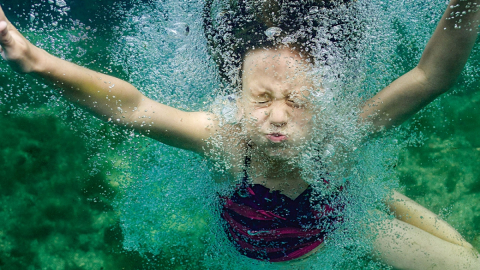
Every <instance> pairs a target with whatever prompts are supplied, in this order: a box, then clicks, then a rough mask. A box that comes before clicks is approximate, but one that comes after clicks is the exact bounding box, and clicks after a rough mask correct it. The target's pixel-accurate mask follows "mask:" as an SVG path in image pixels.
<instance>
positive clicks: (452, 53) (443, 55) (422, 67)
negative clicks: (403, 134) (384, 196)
mask: <svg viewBox="0 0 480 270" xmlns="http://www.w3.org/2000/svg"><path fill="white" fill-rule="evenodd" d="M477 5H480V1H479V0H476V1H465V0H452V1H450V3H449V5H448V8H447V10H446V12H445V14H444V15H443V17H442V19H441V21H440V23H439V24H438V26H437V28H436V30H435V32H434V33H433V36H432V38H431V39H430V41H429V42H428V44H427V46H426V48H425V51H424V52H423V55H422V58H421V59H420V62H419V64H418V65H417V67H415V68H414V69H413V70H411V71H410V72H408V73H407V74H405V75H403V76H402V77H400V78H399V79H397V80H395V81H394V82H393V83H391V84H390V85H389V86H387V87H386V88H385V89H383V90H382V91H380V92H379V93H378V94H377V95H375V96H374V97H373V98H372V99H370V100H368V101H367V102H366V104H365V105H364V107H363V113H362V117H363V118H364V119H367V120H369V121H372V122H373V124H374V125H375V126H376V127H382V126H385V127H390V126H394V125H400V124H401V123H403V122H404V121H405V120H407V119H408V118H409V117H411V116H412V115H413V114H415V113H416V112H417V111H419V110H420V109H422V108H423V107H424V106H425V105H427V104H428V103H430V102H431V101H433V100H434V99H435V98H437V97H438V96H440V95H441V94H443V93H445V92H446V91H448V89H449V88H450V87H451V86H452V85H453V84H454V83H455V81H456V79H457V77H458V75H459V74H460V72H461V70H462V69H463V67H464V65H465V63H466V61H467V58H468V56H469V54H470V52H471V50H472V48H473V45H474V43H475V40H476V38H477V31H478V24H479V21H478V20H479V19H480V12H479V11H478V9H479V8H478V7H477ZM457 26H461V28H460V29H456V28H457Z"/></svg>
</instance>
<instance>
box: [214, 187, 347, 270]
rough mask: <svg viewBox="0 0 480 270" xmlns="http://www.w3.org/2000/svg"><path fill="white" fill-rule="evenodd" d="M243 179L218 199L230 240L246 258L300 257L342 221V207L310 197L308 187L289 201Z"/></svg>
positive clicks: (283, 259) (278, 260) (320, 242)
mask: <svg viewBox="0 0 480 270" xmlns="http://www.w3.org/2000/svg"><path fill="white" fill-rule="evenodd" d="M246 181H247V180H246V179H244V181H243V184H242V185H241V186H240V187H238V188H237V189H236V191H235V193H234V194H233V195H232V196H231V197H228V198H227V197H222V198H221V199H222V200H223V209H222V213H221V216H222V218H223V219H224V220H225V221H226V232H227V234H228V236H229V239H230V240H231V241H232V242H233V243H234V245H235V247H236V248H237V250H238V251H240V253H242V254H244V255H245V256H247V257H250V258H253V259H257V260H264V261H270V262H281V261H288V260H293V259H296V258H299V257H301V256H303V255H305V254H307V253H308V252H310V251H312V250H313V249H315V248H316V247H318V246H319V245H320V244H322V243H323V241H324V239H325V236H326V234H327V233H328V232H331V231H332V230H333V229H334V228H335V227H336V225H335V224H337V223H338V222H341V214H340V213H338V212H339V211H340V210H341V209H343V207H341V206H336V207H335V206H334V204H335V205H341V204H339V203H331V202H329V201H332V200H327V199H324V200H312V198H311V197H312V188H310V187H308V188H307V189H306V190H305V191H304V192H303V193H302V194H301V195H300V196H298V197H297V198H296V199H294V200H292V199H290V198H289V197H287V196H285V195H283V194H281V193H280V192H278V191H274V192H270V190H269V189H268V188H266V187H264V186H262V185H258V184H255V185H247V184H246ZM341 190H342V189H340V191H341ZM312 204H314V205H315V207H312ZM314 208H315V209H321V210H315V209H314Z"/></svg>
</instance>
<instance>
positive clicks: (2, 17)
mask: <svg viewBox="0 0 480 270" xmlns="http://www.w3.org/2000/svg"><path fill="white" fill-rule="evenodd" d="M0 21H7V17H6V16H5V13H3V9H2V6H0Z"/></svg>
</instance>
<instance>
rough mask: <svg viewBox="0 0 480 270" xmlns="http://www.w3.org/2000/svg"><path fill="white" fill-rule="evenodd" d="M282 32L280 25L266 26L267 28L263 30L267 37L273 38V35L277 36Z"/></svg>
mask: <svg viewBox="0 0 480 270" xmlns="http://www.w3.org/2000/svg"><path fill="white" fill-rule="evenodd" d="M281 33H282V28H280V27H275V26H273V27H270V28H268V29H267V30H265V35H266V36H267V37H268V38H274V37H278V36H279V35H280V34H281Z"/></svg>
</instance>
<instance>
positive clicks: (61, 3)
mask: <svg viewBox="0 0 480 270" xmlns="http://www.w3.org/2000/svg"><path fill="white" fill-rule="evenodd" d="M55 4H56V5H57V6H58V7H64V6H66V5H67V3H66V2H65V0H56V3H55Z"/></svg>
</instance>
